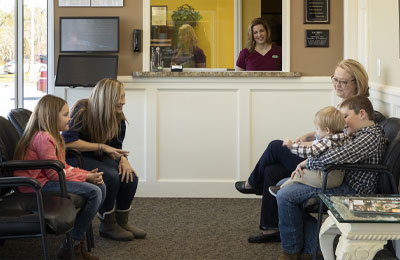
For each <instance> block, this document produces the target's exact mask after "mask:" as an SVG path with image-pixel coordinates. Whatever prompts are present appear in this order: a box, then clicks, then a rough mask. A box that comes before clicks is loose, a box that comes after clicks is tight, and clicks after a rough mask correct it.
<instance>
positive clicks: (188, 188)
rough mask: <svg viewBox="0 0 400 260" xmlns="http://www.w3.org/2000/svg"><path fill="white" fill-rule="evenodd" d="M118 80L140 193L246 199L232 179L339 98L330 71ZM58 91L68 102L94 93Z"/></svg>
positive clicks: (309, 126)
mask: <svg viewBox="0 0 400 260" xmlns="http://www.w3.org/2000/svg"><path fill="white" fill-rule="evenodd" d="M118 79H119V80H120V81H122V82H123V83H124V85H125V92H126V105H125V108H124V112H125V115H126V117H127V119H128V129H127V135H126V139H125V142H124V148H125V149H126V150H129V151H130V155H129V161H130V162H131V163H132V165H133V167H134V168H135V170H136V171H137V173H138V175H139V177H140V183H139V189H138V192H137V195H138V196H145V197H244V195H243V194H239V193H238V192H236V190H235V188H234V182H235V181H237V180H244V179H246V178H247V177H248V175H249V173H250V172H251V170H252V168H253V167H254V165H255V163H256V162H257V160H258V158H259V157H260V156H261V154H262V153H263V151H264V149H265V147H266V146H267V145H268V143H269V142H270V141H271V140H274V139H282V138H293V139H294V138H297V137H298V136H300V135H301V134H304V133H306V132H310V131H313V128H314V125H313V119H314V115H315V113H316V112H317V111H318V110H319V109H320V108H322V107H324V106H328V105H336V104H337V103H338V101H339V100H338V99H337V97H336V96H335V94H334V92H333V88H332V84H331V81H330V77H301V76H300V74H299V73H295V72H193V73H185V72H183V73H182V72H176V73H175V72H174V73H171V72H137V73H134V74H133V76H122V77H118ZM56 90H57V92H58V93H57V95H59V96H61V97H64V98H65V99H66V100H67V101H68V104H69V105H70V106H71V105H72V104H73V103H74V102H75V101H76V100H78V99H80V98H87V97H88V96H89V93H90V91H91V89H90V88H75V89H71V88H69V89H68V88H65V89H62V88H61V89H60V88H57V89H56ZM99 127H106V126H99ZM249 196H251V195H249Z"/></svg>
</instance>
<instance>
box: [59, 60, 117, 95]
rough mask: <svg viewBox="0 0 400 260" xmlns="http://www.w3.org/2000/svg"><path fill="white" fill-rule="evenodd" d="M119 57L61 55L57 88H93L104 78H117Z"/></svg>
mask: <svg viewBox="0 0 400 260" xmlns="http://www.w3.org/2000/svg"><path fill="white" fill-rule="evenodd" d="M117 71H118V56H117V55H59V56H58V63H57V74H56V82H55V86H63V87H93V86H94V85H96V83H97V82H98V81H99V80H101V79H104V78H113V79H116V78H117Z"/></svg>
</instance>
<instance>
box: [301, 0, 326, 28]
mask: <svg viewBox="0 0 400 260" xmlns="http://www.w3.org/2000/svg"><path fill="white" fill-rule="evenodd" d="M329 1H330V0H304V21H303V23H329V18H330V17H329Z"/></svg>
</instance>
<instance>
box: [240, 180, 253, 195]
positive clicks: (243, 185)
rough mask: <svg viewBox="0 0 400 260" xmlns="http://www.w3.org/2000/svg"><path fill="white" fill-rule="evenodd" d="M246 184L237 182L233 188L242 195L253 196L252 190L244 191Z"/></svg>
mask: <svg viewBox="0 0 400 260" xmlns="http://www.w3.org/2000/svg"><path fill="white" fill-rule="evenodd" d="M245 185H246V182H245V181H237V182H236V183H235V188H236V189H237V190H238V191H239V192H241V193H244V194H255V190H254V189H253V188H251V189H246V188H245Z"/></svg>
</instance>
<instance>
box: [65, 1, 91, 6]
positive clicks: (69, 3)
mask: <svg viewBox="0 0 400 260" xmlns="http://www.w3.org/2000/svg"><path fill="white" fill-rule="evenodd" d="M58 6H59V7H70V6H77V7H89V6H90V0H58Z"/></svg>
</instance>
